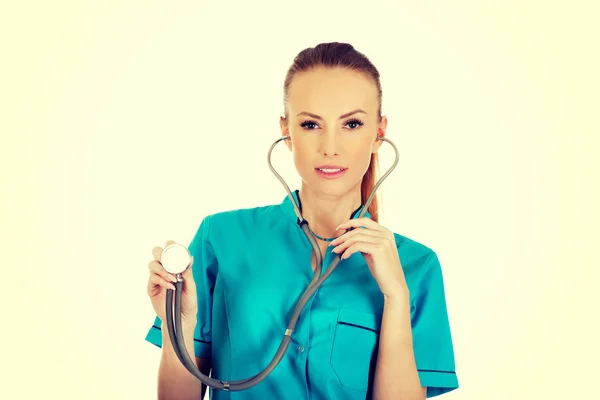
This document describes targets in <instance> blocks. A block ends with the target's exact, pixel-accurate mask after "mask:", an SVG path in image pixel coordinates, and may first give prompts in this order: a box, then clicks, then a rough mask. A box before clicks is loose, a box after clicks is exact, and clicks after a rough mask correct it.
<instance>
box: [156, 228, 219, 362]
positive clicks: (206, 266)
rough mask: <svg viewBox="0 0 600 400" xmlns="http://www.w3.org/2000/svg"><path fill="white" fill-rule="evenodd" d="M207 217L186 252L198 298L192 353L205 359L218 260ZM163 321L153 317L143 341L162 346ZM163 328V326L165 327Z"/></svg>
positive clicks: (208, 355) (209, 342) (210, 332)
mask: <svg viewBox="0 0 600 400" xmlns="http://www.w3.org/2000/svg"><path fill="white" fill-rule="evenodd" d="M209 221H210V216H208V217H206V218H204V219H203V220H202V222H201V224H200V227H199V228H198V230H197V231H196V234H195V235H194V237H193V239H192V241H191V243H190V245H189V246H188V249H189V251H190V253H191V255H192V256H193V257H194V265H193V276H194V282H195V283H196V294H197V297H198V314H197V322H196V329H195V331H194V354H195V355H196V357H200V358H207V357H210V354H211V344H212V337H211V334H212V329H211V328H212V323H211V321H212V303H213V301H212V294H213V288H214V284H215V280H216V269H217V260H216V257H215V254H214V252H213V249H212V247H211V244H210V242H209V240H208V230H209ZM162 328H163V326H162V321H161V319H160V318H159V317H158V316H156V317H155V319H154V323H153V324H152V326H151V327H150V330H149V331H148V333H147V335H146V340H147V341H148V342H150V343H152V344H154V345H156V346H158V347H162ZM164 328H165V329H166V324H165V327H164Z"/></svg>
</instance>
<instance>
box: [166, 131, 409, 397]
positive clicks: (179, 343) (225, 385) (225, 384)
mask: <svg viewBox="0 0 600 400" xmlns="http://www.w3.org/2000/svg"><path fill="white" fill-rule="evenodd" d="M289 138H290V137H289V136H283V137H281V138H279V139H277V140H276V141H275V142H274V143H273V144H272V145H271V147H270V148H269V152H268V155H267V163H268V165H269V168H270V169H271V171H272V172H273V174H274V175H275V176H276V177H277V179H279V181H280V182H281V183H282V184H283V186H284V188H285V190H286V192H287V194H288V196H289V197H290V199H291V200H292V204H293V206H294V211H295V213H296V215H297V217H298V223H299V225H300V227H301V229H302V231H303V232H304V234H305V235H306V237H307V238H308V240H309V242H310V244H311V246H312V247H313V251H314V252H315V257H316V268H315V273H314V275H313V278H312V280H311V282H310V284H309V285H308V287H307V288H306V290H305V291H304V293H303V294H302V296H301V297H300V300H298V302H297V303H296V307H295V308H294V311H293V313H292V316H291V317H290V321H289V323H288V326H287V329H286V330H285V333H284V334H283V337H282V339H281V344H280V345H279V347H278V349H277V351H276V352H275V354H274V356H273V358H272V359H271V362H269V364H268V365H267V367H266V368H265V369H263V370H262V371H260V372H259V373H258V374H256V375H254V376H252V377H249V378H246V379H240V380H235V381H222V380H220V379H215V378H212V377H210V376H207V375H204V374H203V373H202V372H200V370H199V369H198V367H197V365H196V363H195V362H194V361H193V360H192V358H191V357H190V355H189V353H188V350H187V348H186V345H185V340H184V337H183V334H182V333H181V331H182V322H181V294H182V291H183V278H182V277H181V274H178V275H177V282H176V283H175V311H173V290H172V289H167V295H166V320H167V329H168V332H169V338H170V340H171V345H172V346H173V350H174V351H175V354H176V356H177V358H178V359H179V361H180V362H181V363H182V364H183V365H184V366H185V368H186V369H187V370H188V371H189V372H190V373H191V374H192V375H193V376H195V377H196V378H198V379H199V380H200V381H201V382H202V383H203V384H205V385H206V386H208V387H211V388H213V389H219V390H224V391H241V390H246V389H249V388H251V387H252V386H255V385H256V384H258V383H259V382H261V381H262V380H263V379H265V378H266V377H267V376H268V375H269V374H270V373H271V372H272V371H273V369H275V367H276V366H277V365H278V364H279V362H280V361H281V360H282V358H283V355H284V354H285V352H286V350H287V348H288V347H289V344H290V341H291V338H292V333H293V332H294V329H295V327H296V323H297V321H298V318H299V317H300V313H301V312H302V310H303V309H304V307H305V306H306V303H307V302H308V301H309V300H310V298H311V297H312V296H313V295H314V293H315V292H316V291H317V289H318V288H319V287H320V286H321V285H322V284H323V282H325V280H327V278H329V276H330V275H331V274H332V273H333V271H334V270H335V268H336V267H337V266H338V264H339V263H340V261H341V258H340V257H341V256H340V255H339V254H336V256H335V258H334V259H333V261H332V262H331V264H330V265H329V268H327V271H325V273H324V274H321V271H322V264H323V255H322V254H321V249H320V248H319V245H318V243H317V239H316V237H315V236H314V234H313V233H312V231H311V229H310V227H309V225H308V221H306V220H305V219H304V218H303V217H302V213H301V212H300V209H299V207H298V205H297V204H296V201H295V200H294V197H293V195H292V192H291V190H290V188H289V186H288V185H287V183H286V182H285V181H284V180H283V178H282V177H281V175H279V174H278V173H277V171H276V170H275V169H274V168H273V165H272V163H271V153H272V151H273V148H274V147H275V146H276V145H277V144H278V143H279V142H281V141H283V140H288V139H289ZM377 139H378V140H383V141H386V142H388V143H389V144H390V145H391V146H392V147H393V148H394V151H395V154H396V158H395V160H394V163H393V164H392V166H391V167H390V168H389V169H388V170H387V172H386V173H385V174H384V175H383V176H382V177H381V178H380V179H379V180H378V182H377V183H376V184H375V186H374V187H373V190H372V192H371V195H370V196H369V198H368V199H367V201H366V203H365V205H364V207H363V208H362V210H361V212H360V213H359V215H358V217H357V218H362V217H364V216H365V214H366V212H367V209H368V208H369V205H370V204H371V202H372V201H373V198H374V197H375V194H376V193H377V189H378V188H379V186H380V185H381V183H382V182H383V181H384V179H385V178H387V176H388V175H389V174H390V173H391V172H392V170H393V169H394V168H395V167H396V165H397V164H398V159H399V154H398V149H397V147H396V146H395V145H394V143H392V142H391V141H390V140H389V139H387V138H385V137H383V136H378V137H377ZM173 313H174V314H175V315H174V317H175V320H173Z"/></svg>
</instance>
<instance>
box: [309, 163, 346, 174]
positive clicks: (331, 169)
mask: <svg viewBox="0 0 600 400" xmlns="http://www.w3.org/2000/svg"><path fill="white" fill-rule="evenodd" d="M315 169H317V170H319V171H321V172H325V173H326V174H334V173H336V172H341V171H344V170H346V169H347V168H344V167H341V166H339V165H321V166H318V167H316V168H315Z"/></svg>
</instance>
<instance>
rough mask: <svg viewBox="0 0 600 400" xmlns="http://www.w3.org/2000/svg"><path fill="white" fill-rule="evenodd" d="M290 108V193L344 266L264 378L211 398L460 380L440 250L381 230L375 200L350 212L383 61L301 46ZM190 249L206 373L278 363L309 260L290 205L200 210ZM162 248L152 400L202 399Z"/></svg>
mask: <svg viewBox="0 0 600 400" xmlns="http://www.w3.org/2000/svg"><path fill="white" fill-rule="evenodd" d="M284 109H285V117H282V118H281V121H280V127H281V132H282V135H284V136H289V139H288V140H286V141H285V143H286V144H287V146H288V148H289V150H290V151H291V153H292V155H293V157H294V163H295V166H296V168H297V170H298V173H299V174H300V177H301V178H302V184H301V188H300V189H299V190H297V191H295V192H293V195H294V200H295V201H296V202H297V204H298V205H299V207H300V209H301V212H302V215H303V217H304V218H305V219H306V220H307V221H308V223H309V226H310V228H311V229H312V231H313V232H314V233H315V235H317V237H318V238H320V239H319V246H320V249H321V253H322V254H323V271H325V270H326V268H327V266H328V265H329V263H330V262H331V261H332V259H333V258H334V257H335V256H336V254H341V255H342V261H341V262H340V265H339V266H338V267H337V269H336V270H335V271H334V273H333V274H332V275H331V276H330V277H329V278H328V279H327V280H326V281H325V282H324V283H323V285H322V286H321V287H320V288H319V289H318V291H317V292H316V293H315V295H314V296H313V297H312V298H311V300H310V301H309V302H308V303H307V304H306V306H305V308H304V310H303V312H302V314H301V316H300V318H299V320H298V322H297V325H296V329H295V330H294V332H293V335H292V340H291V343H290V346H289V347H288V350H287V352H286V354H285V356H284V358H283V359H282V360H281V362H280V363H279V364H278V365H277V367H276V368H275V369H274V370H273V371H272V372H271V374H270V375H268V376H267V378H266V379H265V380H263V381H262V382H260V383H258V384H257V385H256V386H253V387H251V388H250V389H247V390H243V391H234V392H226V391H222V390H211V398H214V399H261V400H263V399H315V400H317V399H319V400H320V399H366V398H374V399H424V398H425V397H426V396H427V397H433V396H436V395H440V394H442V393H446V392H448V391H450V390H453V389H455V388H457V387H458V381H457V377H456V374H455V371H454V354H453V346H452V339H451V334H450V326H449V321H448V315H447V311H446V302H445V295H444V284H443V278H442V271H441V267H440V263H439V260H438V258H437V256H436V254H435V252H434V251H432V250H431V249H429V248H428V247H426V246H424V245H422V244H420V243H417V242H415V241H413V240H411V239H409V238H407V237H405V236H402V235H400V234H397V233H393V232H390V231H389V230H388V229H386V228H384V227H383V226H381V225H380V224H379V223H378V222H377V221H378V209H377V201H376V200H375V201H373V202H372V203H371V205H370V206H369V208H368V210H367V213H366V215H365V217H364V218H357V216H358V214H359V212H360V211H361V209H362V205H364V204H365V203H366V199H367V198H368V196H369V195H370V193H371V190H372V189H373V187H374V185H375V183H376V174H375V172H376V162H377V150H378V149H379V147H380V146H381V144H382V141H381V140H377V136H385V131H386V125H387V119H386V117H384V116H382V115H381V87H380V82H379V74H378V72H377V70H376V69H375V67H374V66H373V65H372V64H371V63H370V61H369V60H368V59H367V58H366V57H365V56H364V55H363V54H361V53H359V52H358V51H356V50H355V49H354V48H353V47H352V46H351V45H349V44H345V43H323V44H320V45H318V46H316V47H314V48H309V49H306V50H304V51H302V52H301V53H300V54H299V55H298V56H297V57H296V59H295V60H294V63H293V65H292V66H291V68H290V69H289V71H288V74H287V77H286V80H285V84H284ZM361 227H362V229H352V230H349V229H350V228H361ZM335 237H337V238H336V239H335V240H333V241H332V240H331V238H335ZM168 244H169V242H167V245H168ZM189 250H190V252H191V254H192V256H193V266H192V268H191V269H188V270H187V271H186V272H185V274H184V279H186V278H187V279H186V280H185V282H186V283H185V287H184V294H183V305H182V313H183V317H182V319H183V330H184V337H185V340H186V344H187V349H188V351H189V353H190V356H192V355H193V356H195V357H196V358H195V359H196V362H197V365H198V367H199V368H200V370H201V371H202V372H203V373H204V374H208V373H209V371H212V372H211V375H212V376H213V377H214V378H217V379H222V380H236V379H244V378H249V377H251V376H253V375H255V374H256V373H258V372H259V371H261V370H263V369H264V368H265V367H266V366H267V364H268V363H269V362H270V361H271V359H272V358H273V356H274V354H275V352H276V350H277V347H278V346H279V344H280V342H281V338H282V335H283V331H284V330H285V328H286V326H287V323H288V321H289V318H290V314H291V312H292V310H293V309H294V306H295V305H296V303H297V301H298V299H299V296H300V295H301V294H302V293H303V292H304V290H305V289H306V287H307V286H308V284H309V283H310V281H311V278H312V277H313V271H314V268H315V257H314V254H312V247H311V246H310V244H309V241H308V240H307V238H306V236H305V235H304V233H303V231H302V229H301V228H300V226H299V224H298V221H297V216H296V214H295V213H294V209H293V205H292V203H291V200H290V199H289V197H287V196H286V197H285V198H284V200H283V202H281V203H280V204H272V205H268V206H263V207H255V208H248V209H240V210H233V211H226V212H221V213H217V214H213V215H210V216H207V217H206V218H205V219H204V220H203V221H202V223H201V224H200V227H199V229H198V231H197V233H196V234H195V236H194V238H193V239H192V241H191V244H190V246H189ZM161 251H162V249H161V248H160V247H157V248H155V249H154V250H153V255H154V260H153V261H151V262H150V264H149V266H150V279H149V283H148V294H149V296H150V298H151V299H152V304H153V306H154V309H155V311H156V313H157V317H156V320H155V322H154V325H153V326H152V327H151V328H150V331H149V332H148V335H147V337H146V339H147V340H148V341H150V342H151V343H154V344H155V345H157V346H159V347H162V348H163V351H162V358H161V362H160V367H159V387H158V392H159V398H160V399H200V398H201V396H203V395H204V391H205V386H204V385H201V383H200V381H199V380H197V379H196V378H195V377H193V376H192V375H191V374H190V373H189V372H188V371H187V370H186V369H185V368H184V366H183V365H182V364H181V363H180V362H179V360H178V359H177V357H176V356H175V354H174V352H173V348H172V347H171V344H170V339H169V337H168V332H167V329H161V327H162V321H164V320H165V311H164V308H165V307H164V304H165V292H166V289H167V288H173V285H172V283H171V282H174V281H175V279H174V277H173V276H169V275H168V274H167V273H166V272H165V271H164V269H163V268H162V267H161V265H160V263H159V262H158V260H159V259H160V255H161ZM311 258H312V269H313V270H311V269H310V268H309V265H310V264H309V260H311ZM192 277H193V279H191V278H192ZM163 344H164V345H163ZM192 353H193V354H192Z"/></svg>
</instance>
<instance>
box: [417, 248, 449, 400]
mask: <svg viewBox="0 0 600 400" xmlns="http://www.w3.org/2000/svg"><path fill="white" fill-rule="evenodd" d="M423 271H424V273H423V276H422V278H421V281H420V282H419V287H418V290H417V293H416V298H415V299H414V306H415V309H414V312H413V316H412V329H413V345H414V352H415V359H416V364H417V370H418V374H419V379H420V382H421V386H423V387H427V388H428V389H427V397H428V398H429V397H434V396H439V395H441V394H444V393H447V392H450V391H452V390H454V389H456V388H458V378H457V374H456V370H455V362H454V349H453V344H452V334H451V331H450V322H449V318H448V311H447V307H446V298H445V290H444V279H443V276H442V268H441V265H440V262H439V259H438V257H437V255H436V253H435V252H433V251H432V253H431V254H430V255H429V256H428V258H427V260H426V261H425V265H424V266H423Z"/></svg>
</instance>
